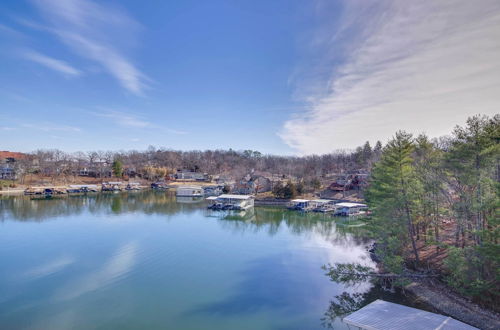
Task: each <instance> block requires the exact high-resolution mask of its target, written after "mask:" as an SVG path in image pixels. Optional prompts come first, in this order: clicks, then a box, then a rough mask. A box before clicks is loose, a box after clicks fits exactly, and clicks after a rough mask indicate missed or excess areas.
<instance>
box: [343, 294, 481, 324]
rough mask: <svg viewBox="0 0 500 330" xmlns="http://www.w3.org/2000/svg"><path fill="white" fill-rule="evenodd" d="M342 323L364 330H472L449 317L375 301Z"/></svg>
mask: <svg viewBox="0 0 500 330" xmlns="http://www.w3.org/2000/svg"><path fill="white" fill-rule="evenodd" d="M343 322H344V323H346V324H348V325H352V326H355V327H358V328H361V329H366V330H399V329H406V330H431V329H433V330H474V329H476V330H477V328H474V327H473V326H470V325H468V324H465V323H462V322H460V321H457V320H455V319H452V318H451V317H448V316H444V315H440V314H435V313H431V312H426V311H423V310H420V309H416V308H411V307H407V306H403V305H399V304H394V303H391V302H388V301H384V300H375V301H374V302H372V303H371V304H368V305H366V306H365V307H363V308H361V309H360V310H357V311H356V312H354V313H352V314H351V315H349V316H347V317H345V318H344V319H343Z"/></svg>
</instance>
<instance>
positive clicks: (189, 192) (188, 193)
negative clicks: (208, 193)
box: [175, 186, 204, 197]
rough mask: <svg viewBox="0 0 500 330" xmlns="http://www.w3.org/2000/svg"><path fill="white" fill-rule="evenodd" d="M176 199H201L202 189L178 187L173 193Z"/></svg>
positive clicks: (198, 187) (197, 187)
mask: <svg viewBox="0 0 500 330" xmlns="http://www.w3.org/2000/svg"><path fill="white" fill-rule="evenodd" d="M175 194H176V196H177V197H203V194H204V193H203V188H202V187H200V186H180V187H178V188H177V190H176V192H175Z"/></svg>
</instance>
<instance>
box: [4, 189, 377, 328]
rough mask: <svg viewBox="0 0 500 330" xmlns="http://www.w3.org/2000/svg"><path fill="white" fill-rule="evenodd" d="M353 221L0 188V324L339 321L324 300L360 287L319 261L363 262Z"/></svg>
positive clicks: (163, 199) (169, 200) (147, 198)
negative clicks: (41, 195) (334, 278)
mask: <svg viewBox="0 0 500 330" xmlns="http://www.w3.org/2000/svg"><path fill="white" fill-rule="evenodd" d="M356 230H360V227H349V226H346V225H344V224H342V225H341V224H337V223H336V221H335V220H334V218H332V217H331V216H329V215H323V214H301V213H298V212H291V211H287V210H284V209H281V208H269V207H267V208H266V207H256V208H255V209H254V210H251V211H248V212H246V213H227V212H218V211H210V210H207V208H206V204H205V202H204V201H203V200H201V201H200V200H192V199H189V198H187V199H186V198H184V199H181V200H177V199H176V197H175V196H174V195H173V194H172V193H168V192H167V193H165V192H153V191H143V192H135V193H119V194H112V193H110V194H104V193H103V194H95V195H89V196H66V197H63V198H58V199H50V200H32V199H30V198H28V197H24V196H17V197H13V196H10V197H0V264H1V271H0V328H2V329H70V328H71V329H146V328H148V329H325V327H326V326H327V323H330V326H333V327H334V328H335V329H344V328H346V327H344V326H343V325H342V323H341V322H340V321H339V320H338V319H337V320H335V321H332V320H331V319H329V318H328V316H325V313H328V310H329V308H330V301H331V300H333V299H334V296H335V295H339V294H341V293H342V292H344V291H346V290H347V291H348V292H351V293H355V292H368V291H369V290H370V288H371V285H368V284H363V285H360V286H357V287H355V288H347V289H346V288H344V287H343V286H342V285H339V284H336V283H333V282H331V281H330V280H329V278H328V277H326V276H325V275H324V271H323V270H322V269H321V266H322V265H324V264H327V263H334V262H353V261H361V262H363V263H366V264H371V260H370V258H369V256H368V253H367V252H366V246H367V245H368V244H369V242H367V241H364V240H363V239H360V238H357V236H358V235H355V233H356V232H355V231H356ZM372 290H373V289H372ZM375 298H376V297H374V298H373V299H375ZM325 317H326V319H325ZM332 322H333V323H332Z"/></svg>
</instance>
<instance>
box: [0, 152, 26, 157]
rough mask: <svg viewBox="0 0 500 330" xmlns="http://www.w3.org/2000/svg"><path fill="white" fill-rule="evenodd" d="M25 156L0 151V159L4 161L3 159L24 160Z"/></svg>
mask: <svg viewBox="0 0 500 330" xmlns="http://www.w3.org/2000/svg"><path fill="white" fill-rule="evenodd" d="M26 156H27V155H26V154H23V153H22V152H14V151H0V159H4V158H15V159H22V158H25V157H26Z"/></svg>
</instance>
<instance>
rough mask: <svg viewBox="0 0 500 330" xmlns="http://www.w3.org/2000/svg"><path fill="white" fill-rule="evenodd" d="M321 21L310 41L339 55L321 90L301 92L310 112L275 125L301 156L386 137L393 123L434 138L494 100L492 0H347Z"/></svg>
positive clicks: (499, 35)
mask: <svg viewBox="0 0 500 330" xmlns="http://www.w3.org/2000/svg"><path fill="white" fill-rule="evenodd" d="M360 22H362V24H359V23H360ZM324 28H325V27H323V29H324ZM326 28H327V29H330V30H329V31H327V33H325V31H321V33H320V34H319V35H320V37H319V38H318V39H319V41H318V40H315V42H317V43H319V44H321V46H322V47H326V48H327V49H329V50H330V51H329V52H327V53H328V54H330V56H334V55H331V54H339V53H341V54H342V53H343V54H344V55H345V56H343V58H340V57H339V58H336V59H335V60H336V61H333V62H334V63H335V64H332V65H331V66H329V71H328V75H329V78H328V79H327V81H321V83H322V84H323V86H327V87H326V91H325V90H321V91H318V92H317V93H313V92H311V91H310V90H307V93H302V95H303V96H304V99H306V100H307V101H308V102H309V104H310V107H309V110H307V111H303V112H298V113H296V114H295V115H294V116H293V117H292V118H290V119H289V120H287V121H286V122H285V123H284V126H283V129H282V131H281V132H280V133H279V135H280V136H281V138H282V139H283V140H284V141H285V142H286V143H287V144H288V145H290V146H291V147H293V148H294V149H296V150H297V152H298V153H300V154H312V153H327V152H330V151H332V150H333V149H337V148H345V147H349V148H352V147H355V146H357V145H361V144H362V143H363V142H364V141H366V140H370V141H373V142H374V141H376V140H378V139H381V140H386V139H388V138H389V137H390V136H391V135H392V134H393V133H394V132H395V131H396V130H397V129H405V130H408V131H410V132H414V133H419V132H426V133H427V134H429V135H431V136H440V135H444V134H447V133H449V132H450V130H451V129H452V127H453V126H454V125H455V124H458V123H461V122H464V121H465V119H466V117H468V116H470V115H474V114H476V113H484V114H489V115H493V114H495V113H497V112H498V109H499V108H500V98H499V97H498V95H500V57H499V56H498V54H500V3H498V1H494V0H484V1H482V2H481V4H480V5H479V4H477V3H473V2H468V1H456V0H443V1H431V0H424V1H380V2H377V3H376V4H367V2H365V1H345V10H344V16H343V17H342V19H341V21H340V22H338V23H337V25H336V26H335V27H334V28H332V27H326ZM346 34H348V35H346ZM326 60H331V58H330V59H326ZM319 76H320V74H318V79H320V78H319ZM301 88H304V89H305V87H301V85H300V84H299V94H301V93H300V89H301Z"/></svg>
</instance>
